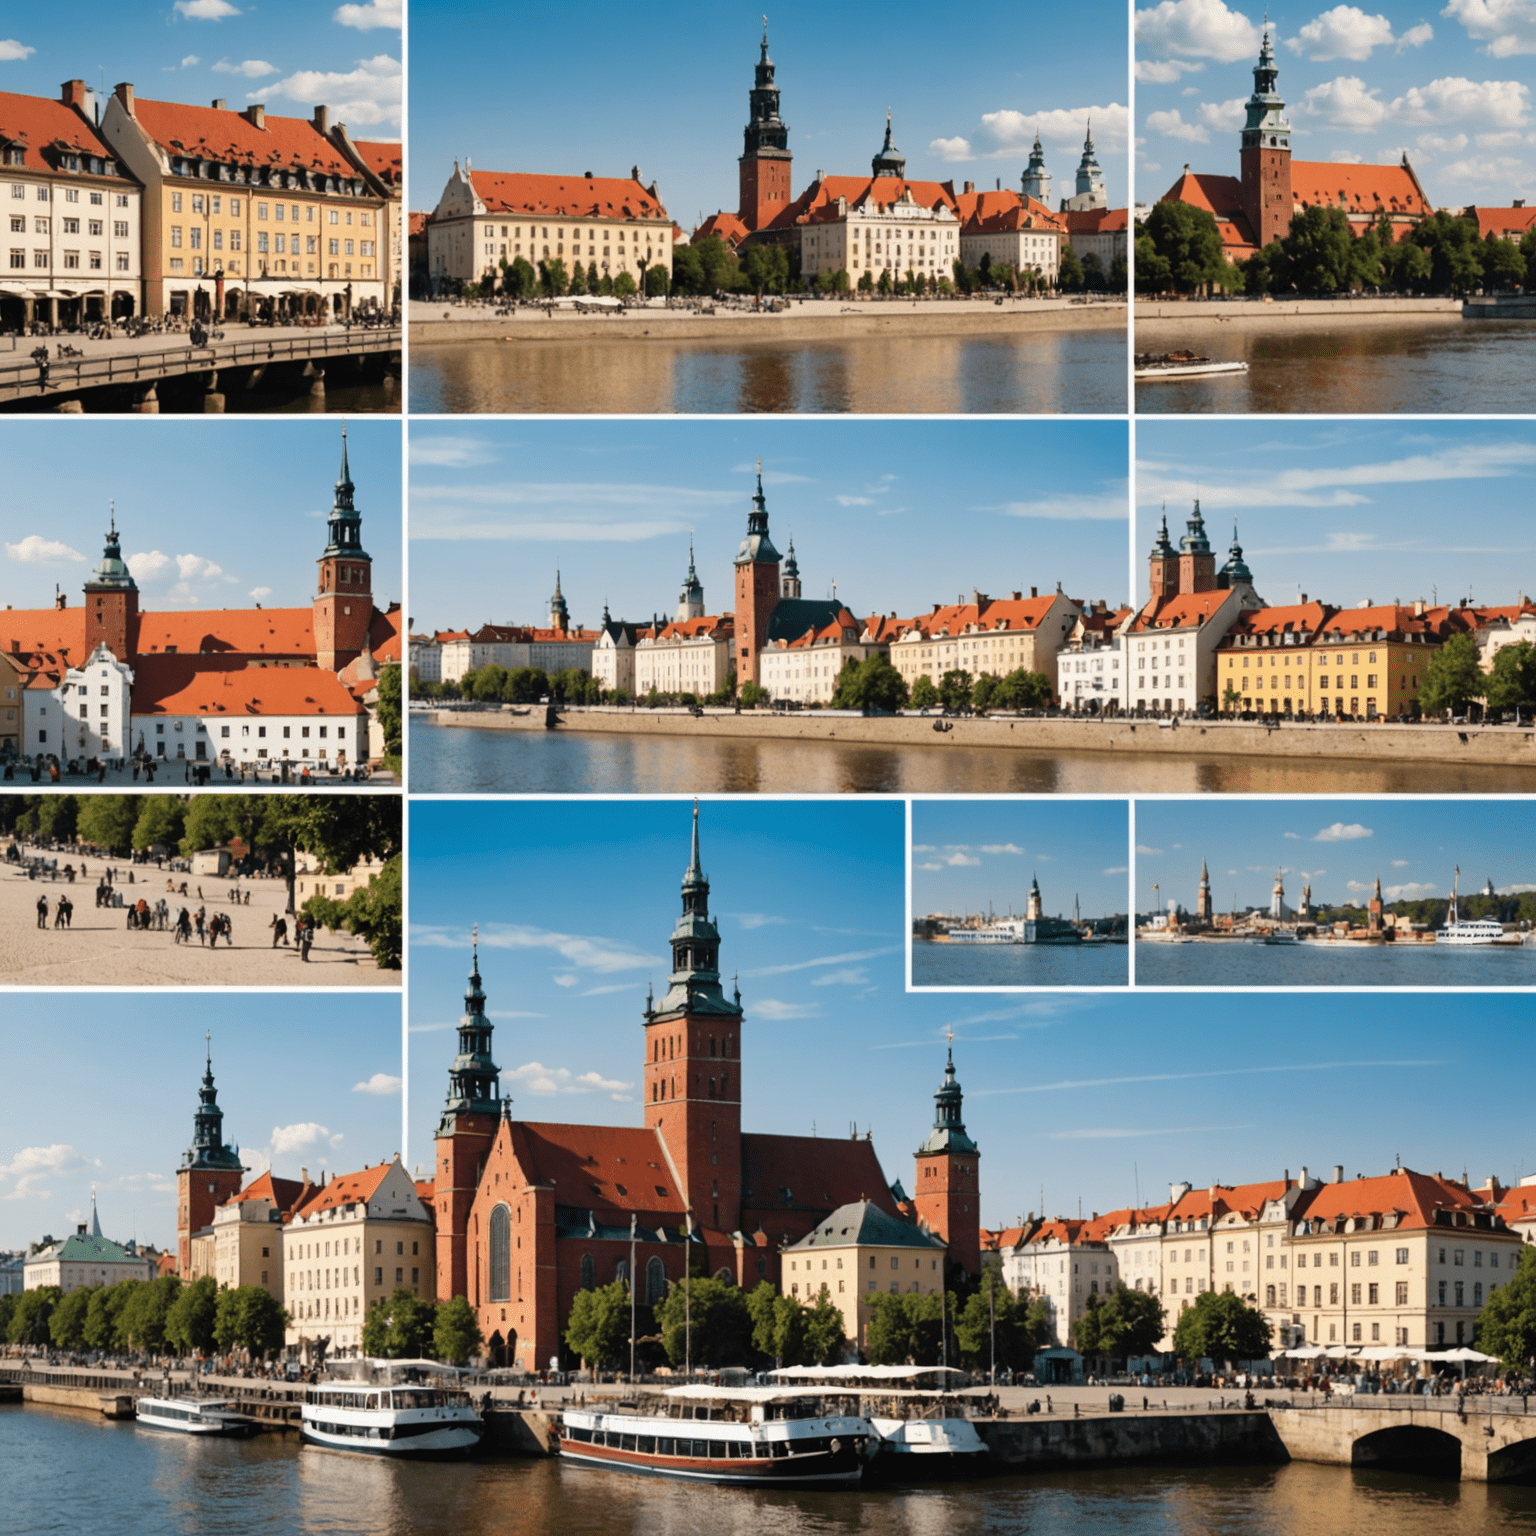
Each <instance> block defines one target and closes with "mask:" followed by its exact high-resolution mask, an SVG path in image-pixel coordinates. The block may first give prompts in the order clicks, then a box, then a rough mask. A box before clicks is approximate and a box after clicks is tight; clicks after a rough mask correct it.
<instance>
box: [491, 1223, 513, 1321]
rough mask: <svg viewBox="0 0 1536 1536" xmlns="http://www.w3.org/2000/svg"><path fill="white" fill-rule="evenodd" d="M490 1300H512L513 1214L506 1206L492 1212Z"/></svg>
mask: <svg viewBox="0 0 1536 1536" xmlns="http://www.w3.org/2000/svg"><path fill="white" fill-rule="evenodd" d="M490 1239H491V1254H490V1299H491V1300H492V1301H510V1300H511V1299H512V1214H511V1212H510V1211H509V1210H508V1209H507V1207H506V1206H504V1205H498V1206H497V1207H496V1209H495V1210H493V1211H492V1212H491V1222H490Z"/></svg>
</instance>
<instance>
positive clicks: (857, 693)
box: [832, 652, 907, 710]
mask: <svg viewBox="0 0 1536 1536" xmlns="http://www.w3.org/2000/svg"><path fill="white" fill-rule="evenodd" d="M906 703H907V684H906V680H905V679H904V678H903V677H902V675H901V673H900V672H898V671H897V670H896V668H895V667H893V666H892V665H891V664H890V662H889V661H887V660H886V658H885V657H884V656H882V655H880V654H879V653H878V652H876V653H875V654H874V655H872V656H867V657H865V659H864V660H863V661H855V660H854V659H853V658H852V657H849V659H848V660H847V661H846V662H845V663H844V664H843V670H842V671H841V672H840V673H839V674H838V678H837V691H836V692H835V693H834V694H833V695H832V707H833V708H834V709H880V710H897V709H904V708H905V707H906Z"/></svg>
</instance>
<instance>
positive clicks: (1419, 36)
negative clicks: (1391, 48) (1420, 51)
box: [1397, 21, 1435, 53]
mask: <svg viewBox="0 0 1536 1536" xmlns="http://www.w3.org/2000/svg"><path fill="white" fill-rule="evenodd" d="M1434 38H1435V29H1434V28H1433V27H1432V26H1430V24H1429V23H1428V22H1427V21H1421V22H1420V23H1419V24H1418V26H1416V27H1409V28H1408V30H1407V31H1406V32H1404V33H1403V35H1402V36H1401V37H1400V38H1398V40H1397V51H1398V52H1399V53H1401V52H1402V51H1403V49H1405V48H1422V47H1423V46H1424V44H1425V43H1430V42H1433V41H1434Z"/></svg>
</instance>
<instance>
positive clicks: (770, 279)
mask: <svg viewBox="0 0 1536 1536" xmlns="http://www.w3.org/2000/svg"><path fill="white" fill-rule="evenodd" d="M740 270H741V278H742V281H743V282H744V283H745V284H746V286H747V287H748V288H750V289H751V290H752V291H753V292H754V293H756V294H757V296H758V297H759V298H761V297H762V295H763V294H764V293H765V292H766V293H783V291H784V289H785V288H786V287H787V286H788V285H789V252H788V251H786V250H785V249H784V247H783V246H781V245H753V246H749V247H748V248H747V253H746V255H745V256H743V257H742V258H741V269H740ZM845 280H846V279H845Z"/></svg>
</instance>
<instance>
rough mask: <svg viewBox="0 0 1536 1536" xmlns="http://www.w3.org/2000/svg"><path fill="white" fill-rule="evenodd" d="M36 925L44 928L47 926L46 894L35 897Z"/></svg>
mask: <svg viewBox="0 0 1536 1536" xmlns="http://www.w3.org/2000/svg"><path fill="white" fill-rule="evenodd" d="M37 926H38V927H39V928H46V927H47V926H48V898H47V897H46V896H39V897H38V898H37Z"/></svg>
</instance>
